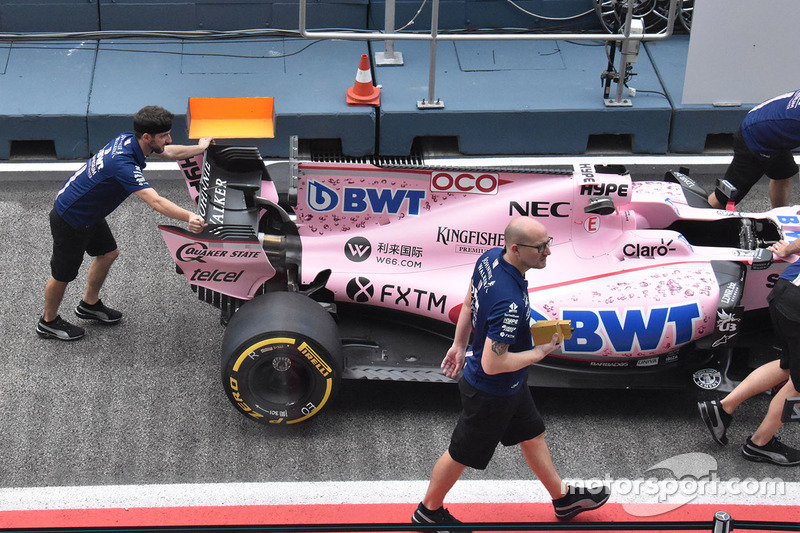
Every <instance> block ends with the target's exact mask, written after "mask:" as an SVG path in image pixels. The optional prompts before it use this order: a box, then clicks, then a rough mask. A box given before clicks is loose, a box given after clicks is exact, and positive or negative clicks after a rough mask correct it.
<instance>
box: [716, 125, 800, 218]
mask: <svg viewBox="0 0 800 533" xmlns="http://www.w3.org/2000/svg"><path fill="white" fill-rule="evenodd" d="M797 171H798V167H797V163H795V161H794V155H792V152H790V151H785V152H777V153H775V154H774V155H773V156H772V157H771V158H770V159H761V158H760V157H757V156H756V155H755V154H754V153H753V152H751V151H750V148H748V147H747V143H745V142H744V137H742V130H741V129H739V130H738V131H737V132H736V133H735V134H734V135H733V161H731V164H730V165H729V166H728V170H726V171H725V179H726V180H728V181H729V182H731V184H733V185H734V186H735V187H736V188H737V189H738V191H739V195H738V197H737V199H736V203H737V204H738V203H739V202H740V201H741V200H742V198H744V197H745V196H746V195H747V193H748V192H750V189H752V188H753V185H755V184H756V182H757V181H758V180H760V179H761V176H763V175H765V174H766V175H767V177H768V178H770V179H773V180H785V179H789V178H791V177H792V176H794V175H795V174H797ZM717 200H719V202H720V203H721V204H723V205H724V204H725V203H726V202H727V198H721V197H720V196H719V194H717Z"/></svg>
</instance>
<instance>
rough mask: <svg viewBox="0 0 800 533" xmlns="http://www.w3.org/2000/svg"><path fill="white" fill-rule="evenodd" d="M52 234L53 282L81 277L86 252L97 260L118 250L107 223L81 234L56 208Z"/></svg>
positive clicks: (51, 223) (51, 215)
mask: <svg viewBox="0 0 800 533" xmlns="http://www.w3.org/2000/svg"><path fill="white" fill-rule="evenodd" d="M50 233H52V235H53V255H52V257H51V258H50V274H51V275H52V276H53V279H55V280H56V281H61V282H63V283H69V282H70V281H72V280H74V279H75V278H76V277H78V270H79V269H80V267H81V263H83V254H84V253H87V254H89V255H90V256H92V257H97V256H98V255H105V254H107V253H109V252H113V251H114V250H116V249H117V241H116V240H114V235H113V234H112V233H111V228H109V227H108V224H107V223H106V221H105V220H103V221H102V222H100V223H99V224H97V225H95V226H93V227H91V228H89V229H88V230H85V231H80V230H77V229H75V228H73V227H72V226H70V225H69V224H67V223H66V222H65V221H64V219H63V218H61V216H60V215H59V214H58V213H57V212H56V210H55V209H53V210H52V211H50Z"/></svg>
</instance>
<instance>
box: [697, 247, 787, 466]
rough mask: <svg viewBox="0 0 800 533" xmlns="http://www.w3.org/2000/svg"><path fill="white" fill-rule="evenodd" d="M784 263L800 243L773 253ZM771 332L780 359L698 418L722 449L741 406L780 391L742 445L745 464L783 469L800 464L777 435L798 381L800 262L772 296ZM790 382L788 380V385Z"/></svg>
mask: <svg viewBox="0 0 800 533" xmlns="http://www.w3.org/2000/svg"><path fill="white" fill-rule="evenodd" d="M769 249H770V250H771V251H773V252H774V253H775V254H776V255H778V256H779V257H782V258H786V257H789V256H791V255H794V254H798V253H800V239H795V240H794V241H792V242H791V243H787V242H786V241H784V240H781V241H779V242H777V243H775V244H773V245H772V246H770V248H769ZM767 301H768V302H769V314H770V318H771V319H772V329H773V331H774V332H775V336H776V337H777V341H778V346H780V347H781V357H780V359H778V360H775V361H772V362H769V363H766V364H764V365H761V366H760V367H758V368H756V369H755V370H753V372H751V373H750V374H749V375H748V376H747V377H746V378H745V379H744V381H742V382H741V383H740V384H739V385H737V386H736V388H735V389H733V390H732V391H731V392H730V393H729V394H728V395H727V396H725V397H724V398H723V399H722V400H721V401H717V400H712V401H708V402H700V403H698V405H697V406H698V408H699V410H700V416H701V418H702V419H703V421H704V422H705V423H706V426H707V427H708V430H709V431H710V432H711V437H712V438H713V439H714V441H716V442H717V443H718V444H721V445H723V446H724V445H726V444H728V437H727V436H726V434H725V433H726V432H727V429H728V426H730V424H731V421H732V420H733V416H732V415H733V412H734V411H735V410H736V408H737V407H739V405H740V404H741V403H742V402H744V401H745V400H748V399H750V398H752V397H753V396H755V395H757V394H761V393H762V392H766V391H768V390H770V389H772V388H773V387H777V386H778V385H780V384H781V383H783V382H784V381H786V384H785V385H783V386H782V387H781V388H780V390H779V391H778V392H777V393H776V394H775V395H774V396H773V398H772V400H771V401H770V404H769V409H768V410H767V414H766V415H765V416H764V419H763V420H762V421H761V424H760V425H759V426H758V428H757V429H756V431H755V433H753V434H752V435H751V436H750V437H748V438H747V440H745V443H744V445H743V446H742V455H743V456H744V458H745V459H748V460H750V461H755V462H763V463H772V464H775V465H780V466H797V465H800V450H797V449H795V448H791V447H789V446H787V445H786V444H784V443H782V442H781V441H780V439H779V438H778V437H776V436H775V433H776V432H777V431H778V430H779V429H780V428H781V427H782V426H783V422H782V421H781V412H782V411H783V406H784V403H785V402H786V399H787V398H795V397H797V396H798V392H797V388H796V386H795V383H798V382H799V381H800V259H798V260H797V261H795V262H794V263H792V264H791V265H789V266H788V267H787V268H786V270H784V271H783V274H781V276H780V277H779V278H778V281H777V282H776V283H775V286H774V287H773V288H772V291H771V292H770V294H769V296H768V297H767ZM787 379H788V381H787Z"/></svg>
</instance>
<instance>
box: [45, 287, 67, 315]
mask: <svg viewBox="0 0 800 533" xmlns="http://www.w3.org/2000/svg"><path fill="white" fill-rule="evenodd" d="M66 290H67V283H64V282H63V281H57V280H56V279H54V278H53V277H51V278H50V279H49V280H48V281H47V284H46V285H45V287H44V312H43V313H42V318H43V319H44V320H45V321H46V322H52V321H53V320H55V319H56V317H57V316H58V308H59V307H60V306H61V300H63V299H64V292H65V291H66Z"/></svg>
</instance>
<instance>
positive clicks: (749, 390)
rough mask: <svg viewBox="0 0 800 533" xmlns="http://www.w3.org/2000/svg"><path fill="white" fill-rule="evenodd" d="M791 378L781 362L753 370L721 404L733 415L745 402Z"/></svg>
mask: <svg viewBox="0 0 800 533" xmlns="http://www.w3.org/2000/svg"><path fill="white" fill-rule="evenodd" d="M788 378H789V370H788V369H783V368H781V366H780V361H779V360H777V359H776V360H775V361H770V362H769V363H765V364H763V365H761V366H760V367H758V368H756V369H755V370H753V371H752V372H751V373H750V374H749V375H748V376H747V377H746V378H745V379H744V381H742V382H741V383H739V384H738V385H737V386H736V388H734V389H733V390H732V391H731V392H730V393H728V395H727V396H725V397H724V398H723V399H722V400H721V401H720V404H721V405H722V409H723V410H724V411H725V412H726V413H728V414H732V413H733V412H734V411H735V410H736V408H737V407H739V405H741V404H742V402H744V401H745V400H748V399H750V398H752V397H753V396H755V395H757V394H761V393H762V392H765V391H768V390H769V389H771V388H772V387H775V386H776V385H778V384H780V383H781V382H782V381H785V380H786V379H788Z"/></svg>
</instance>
